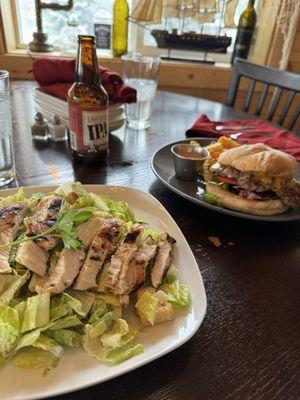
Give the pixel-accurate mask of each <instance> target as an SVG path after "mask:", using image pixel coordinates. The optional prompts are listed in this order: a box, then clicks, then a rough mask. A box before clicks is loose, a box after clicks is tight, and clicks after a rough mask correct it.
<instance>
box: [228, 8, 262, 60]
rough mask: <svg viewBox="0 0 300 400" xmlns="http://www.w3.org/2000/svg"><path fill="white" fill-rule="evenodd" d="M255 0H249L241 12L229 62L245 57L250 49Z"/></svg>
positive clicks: (253, 27) (254, 21) (254, 17)
mask: <svg viewBox="0 0 300 400" xmlns="http://www.w3.org/2000/svg"><path fill="white" fill-rule="evenodd" d="M254 3H255V0H249V3H248V5H247V8H246V9H245V10H244V11H243V12H242V14H241V16H240V19H239V24H238V28H237V35H236V39H235V44H234V49H233V53H232V58H231V64H233V63H234V60H235V59H236V58H237V57H240V58H247V57H248V54H249V50H250V45H251V40H252V37H253V33H254V29H255V24H256V12H255V9H254Z"/></svg>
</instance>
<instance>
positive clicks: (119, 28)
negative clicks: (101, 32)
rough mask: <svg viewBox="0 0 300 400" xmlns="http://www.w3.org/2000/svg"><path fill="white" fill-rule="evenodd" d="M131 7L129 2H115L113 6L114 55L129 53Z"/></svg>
mask: <svg viewBox="0 0 300 400" xmlns="http://www.w3.org/2000/svg"><path fill="white" fill-rule="evenodd" d="M128 16H129V7H128V3H127V0H115V2H114V6H113V54H114V56H115V57H121V56H122V55H123V54H126V53H127V40H128V39H127V38H128Z"/></svg>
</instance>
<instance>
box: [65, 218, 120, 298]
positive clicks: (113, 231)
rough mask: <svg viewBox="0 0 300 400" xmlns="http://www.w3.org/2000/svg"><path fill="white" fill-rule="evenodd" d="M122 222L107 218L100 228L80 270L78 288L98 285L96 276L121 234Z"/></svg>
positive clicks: (76, 286)
mask: <svg viewBox="0 0 300 400" xmlns="http://www.w3.org/2000/svg"><path fill="white" fill-rule="evenodd" d="M121 225H122V223H121V222H120V221H119V220H117V219H115V218H109V219H106V220H105V221H104V222H103V223H102V225H101V228H100V232H99V233H98V234H97V235H96V237H95V239H94V240H93V241H92V244H91V246H90V248H89V251H88V254H87V256H86V259H85V261H84V264H83V267H82V268H81V270H80V273H79V275H78V278H77V281H76V283H75V285H74V286H73V287H74V289H77V290H88V289H91V288H95V287H97V284H96V278H97V275H98V272H99V271H100V269H101V267H102V266H103V263H104V260H105V259H106V257H107V255H108V254H109V252H110V251H112V249H113V247H114V244H115V242H116V240H117V238H118V236H119V232H120V227H121Z"/></svg>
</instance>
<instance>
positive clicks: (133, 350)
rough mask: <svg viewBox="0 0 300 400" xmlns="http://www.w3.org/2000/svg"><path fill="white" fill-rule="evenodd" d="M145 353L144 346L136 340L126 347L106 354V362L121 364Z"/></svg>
mask: <svg viewBox="0 0 300 400" xmlns="http://www.w3.org/2000/svg"><path fill="white" fill-rule="evenodd" d="M143 351H144V349H143V346H142V345H141V344H140V343H137V342H136V341H135V340H131V341H130V342H128V343H126V344H125V345H124V346H122V347H119V348H117V349H114V350H111V351H109V352H108V353H107V354H106V356H105V360H104V361H108V362H111V363H112V364H119V363H121V362H123V361H125V360H128V359H129V358H131V357H134V356H137V355H139V354H141V353H143Z"/></svg>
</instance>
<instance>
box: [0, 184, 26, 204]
mask: <svg viewBox="0 0 300 400" xmlns="http://www.w3.org/2000/svg"><path fill="white" fill-rule="evenodd" d="M25 200H26V196H25V193H24V189H23V188H22V187H21V188H20V189H19V190H18V191H17V193H15V194H12V195H11V196H8V197H1V198H0V207H4V206H7V205H8V204H12V203H19V202H22V201H25Z"/></svg>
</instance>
